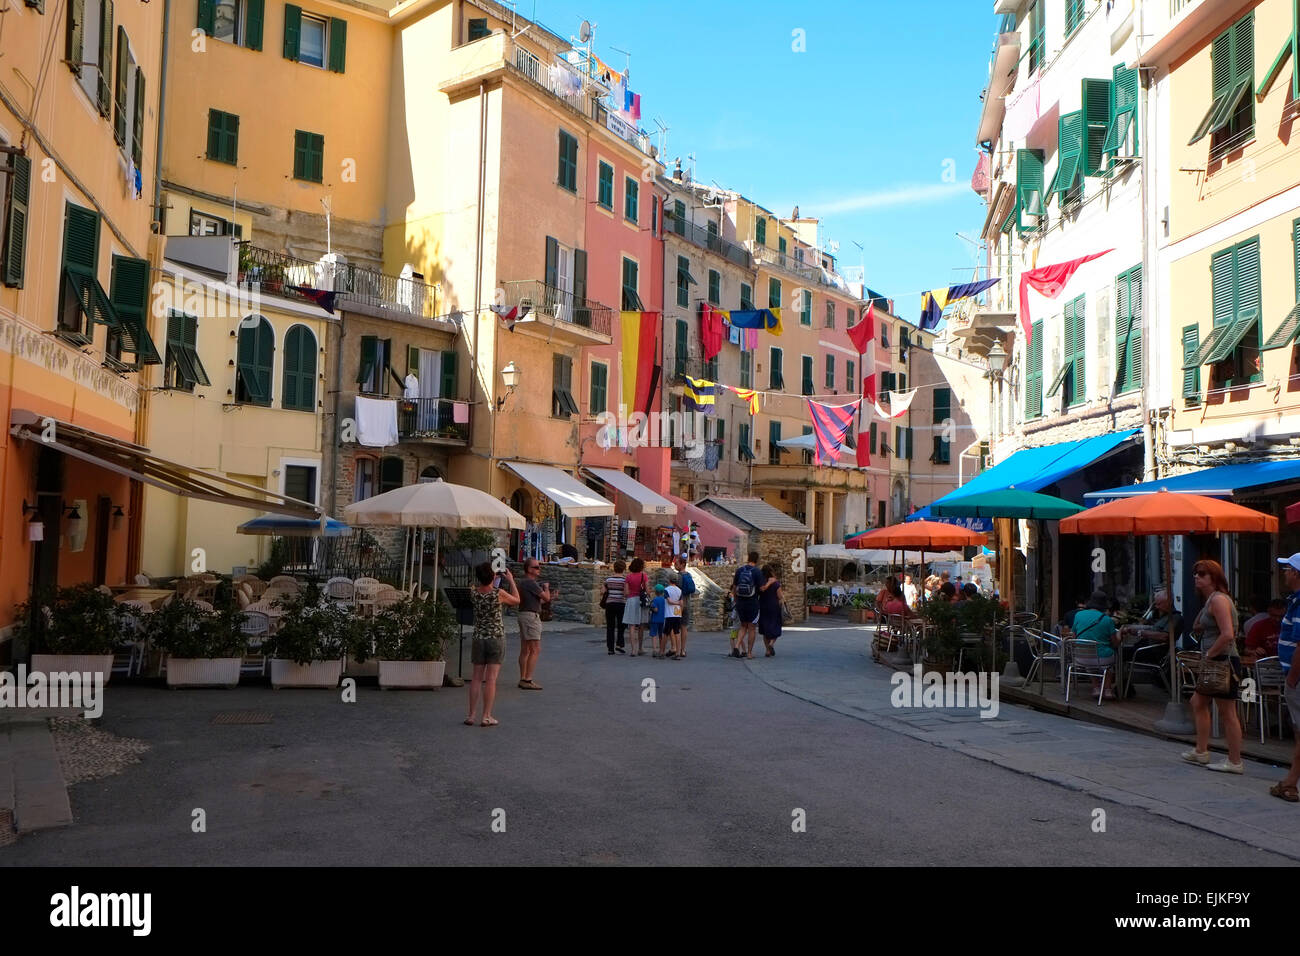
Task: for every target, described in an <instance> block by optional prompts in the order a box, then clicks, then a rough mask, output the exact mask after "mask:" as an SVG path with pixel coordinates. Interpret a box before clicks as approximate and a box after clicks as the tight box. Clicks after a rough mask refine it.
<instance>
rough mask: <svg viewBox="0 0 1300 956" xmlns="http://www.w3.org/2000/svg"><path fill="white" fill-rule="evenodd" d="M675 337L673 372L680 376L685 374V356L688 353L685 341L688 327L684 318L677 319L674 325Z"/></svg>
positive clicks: (687, 335)
mask: <svg viewBox="0 0 1300 956" xmlns="http://www.w3.org/2000/svg"><path fill="white" fill-rule="evenodd" d="M675 331H676V337H675V338H674V340H673V374H674V375H677V376H682V375H685V374H686V357H687V355H688V353H689V350H688V347H687V341H688V337H689V327H688V326H687V325H686V320H685V319H678V320H677V323H676V326H675Z"/></svg>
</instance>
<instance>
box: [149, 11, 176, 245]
mask: <svg viewBox="0 0 1300 956" xmlns="http://www.w3.org/2000/svg"><path fill="white" fill-rule="evenodd" d="M171 14H172V4H171V0H165V2H164V3H163V27H162V64H161V65H160V66H159V69H158V126H157V129H158V130H159V131H160V132H161V131H162V130H164V129H166V128H167V127H166V124H165V123H164V120H165V118H166V109H167V39H168V36H169V33H170V30H171ZM154 153H155V155H154V164H153V220H154V232H155V233H156V234H158V235H160V236H161V235H162V234H163V210H162V164H163V163H162V160H163V151H162V141H161V137H160V138H159V141H158V143H157V144H156V149H155V151H154Z"/></svg>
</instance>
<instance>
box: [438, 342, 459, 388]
mask: <svg viewBox="0 0 1300 956" xmlns="http://www.w3.org/2000/svg"><path fill="white" fill-rule="evenodd" d="M457 358H458V356H457V354H456V353H455V352H453V351H446V352H443V353H442V381H441V382H439V383H438V388H439V392H438V394H439V396H441V397H442V398H455V397H456V395H457V382H456V380H457V374H456V372H457V369H456V361H457Z"/></svg>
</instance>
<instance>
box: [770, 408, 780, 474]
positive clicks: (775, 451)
mask: <svg viewBox="0 0 1300 956" xmlns="http://www.w3.org/2000/svg"><path fill="white" fill-rule="evenodd" d="M780 441H781V423H780V422H779V421H777V420H776V419H773V420H772V421H770V422H768V423H767V463H768V464H769V465H779V464H781V445H780V444H779V442H780Z"/></svg>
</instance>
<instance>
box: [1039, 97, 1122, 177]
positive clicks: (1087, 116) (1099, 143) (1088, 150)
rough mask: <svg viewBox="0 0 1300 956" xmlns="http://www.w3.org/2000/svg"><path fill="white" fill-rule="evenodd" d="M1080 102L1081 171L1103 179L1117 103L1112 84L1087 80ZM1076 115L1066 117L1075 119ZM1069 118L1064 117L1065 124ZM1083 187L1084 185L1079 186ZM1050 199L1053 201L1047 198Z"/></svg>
mask: <svg viewBox="0 0 1300 956" xmlns="http://www.w3.org/2000/svg"><path fill="white" fill-rule="evenodd" d="M1082 86H1083V89H1082V92H1081V93H1080V97H1081V99H1080V101H1081V102H1082V104H1083V109H1082V110H1081V113H1082V121H1081V130H1080V131H1079V137H1080V141H1081V146H1080V151H1081V156H1080V169H1081V171H1082V173H1083V175H1084V176H1104V175H1105V174H1106V172H1107V171H1108V166H1107V165H1106V163H1105V155H1104V154H1105V143H1106V136H1107V134H1108V133H1109V132H1110V125H1111V107H1112V104H1113V100H1114V95H1113V91H1112V89H1111V81H1110V80H1096V79H1091V78H1085V79H1084V80H1083V81H1082ZM1072 115H1073V114H1067V116H1072ZM1065 118H1066V117H1062V120H1064V119H1065ZM1080 185H1082V184H1080ZM1048 198H1050V197H1048Z"/></svg>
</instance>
